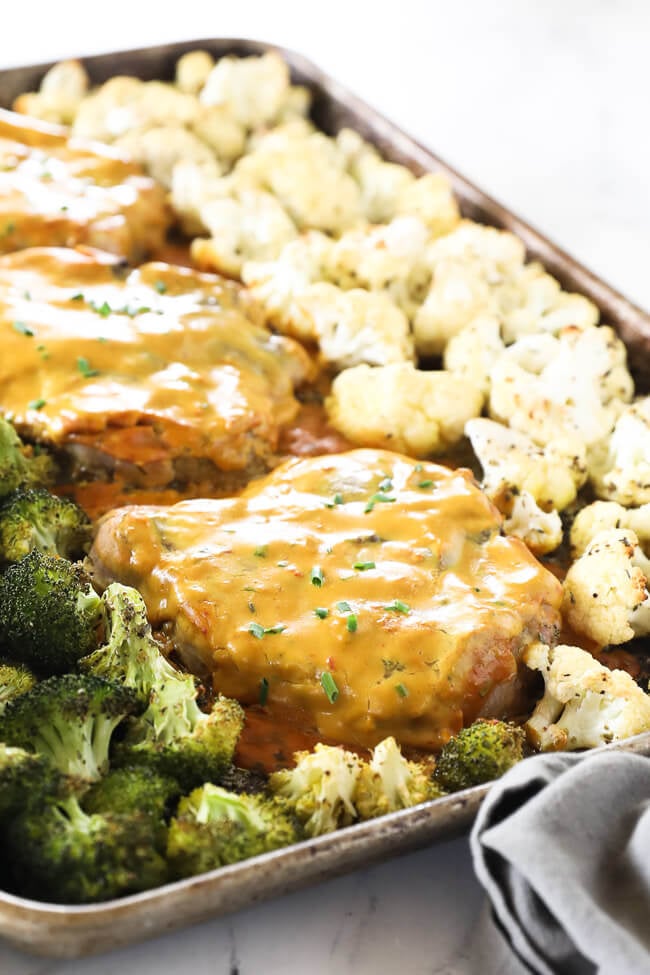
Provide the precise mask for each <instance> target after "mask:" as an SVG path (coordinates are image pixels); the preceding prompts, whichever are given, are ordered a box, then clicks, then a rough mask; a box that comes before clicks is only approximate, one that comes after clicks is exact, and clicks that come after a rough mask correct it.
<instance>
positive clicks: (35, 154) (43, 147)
mask: <svg viewBox="0 0 650 975" xmlns="http://www.w3.org/2000/svg"><path fill="white" fill-rule="evenodd" d="M170 223H171V216H170V214H169V212H168V208H167V206H166V203H165V193H164V190H163V188H162V187H161V186H158V184H157V183H155V182H154V180H152V179H151V178H150V177H149V176H147V175H145V173H144V171H143V169H142V168H141V167H140V166H139V165H137V164H136V163H133V162H130V161H129V160H128V158H127V157H126V156H124V155H123V154H122V153H120V152H119V151H117V150H116V149H113V148H110V147H109V146H103V145H99V144H98V143H91V142H85V141H83V140H82V139H76V138H71V137H69V136H68V131H67V129H65V128H62V127H60V126H57V125H50V124H49V123H46V122H40V121H37V120H36V119H27V118H25V116H24V115H17V114H15V113H14V112H8V111H5V110H3V109H0V253H8V252H9V251H15V250H19V249H20V248H23V247H34V246H41V245H48V246H50V245H61V246H66V247H74V246H75V245H77V244H87V245H89V246H91V247H99V248H102V249H104V250H107V251H110V252H112V253H114V254H119V255H122V256H124V257H127V258H129V260H132V261H138V260H142V259H143V258H144V257H145V256H146V254H147V253H148V252H149V251H151V250H153V249H154V248H156V247H159V246H160V245H161V244H162V242H163V241H164V237H165V231H166V230H167V227H168V226H169V224H170Z"/></svg>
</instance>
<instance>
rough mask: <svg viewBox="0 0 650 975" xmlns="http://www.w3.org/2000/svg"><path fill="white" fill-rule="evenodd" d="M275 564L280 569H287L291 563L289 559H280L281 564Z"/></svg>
mask: <svg viewBox="0 0 650 975" xmlns="http://www.w3.org/2000/svg"><path fill="white" fill-rule="evenodd" d="M275 564H276V565H277V566H278V568H280V569H286V567H287V566H288V565H289V561H288V559H280V561H279V562H276V563H275Z"/></svg>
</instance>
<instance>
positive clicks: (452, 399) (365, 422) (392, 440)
mask: <svg viewBox="0 0 650 975" xmlns="http://www.w3.org/2000/svg"><path fill="white" fill-rule="evenodd" d="M482 405H483V397H482V395H481V393H480V392H479V391H478V390H471V389H468V388H467V386H466V385H465V383H464V382H463V381H462V380H460V379H458V378H457V377H456V376H453V375H452V374H451V373H448V372H422V371H420V370H418V369H416V368H415V367H414V366H412V365H411V364H410V363H398V364H395V365H389V366H384V367H380V368H371V367H370V366H367V365H361V366H357V367H356V368H354V369H346V370H345V371H344V372H342V373H340V375H338V376H337V377H336V379H335V380H334V382H333V384H332V393H331V396H330V397H329V398H328V400H327V402H326V406H327V412H328V415H329V419H330V422H331V423H332V425H333V426H335V427H336V429H337V430H340V431H341V433H343V434H344V435H345V436H346V437H348V439H349V440H351V441H352V442H353V443H358V444H361V445H362V446H368V447H386V448H388V449H390V450H397V451H401V452H403V453H408V454H411V455H413V456H417V457H426V456H427V455H429V454H435V453H442V452H444V451H445V450H447V449H448V448H449V447H451V446H452V445H453V444H455V443H457V442H458V441H459V440H460V439H461V437H462V435H463V429H464V427H465V424H466V423H467V421H468V420H469V419H470V418H471V417H473V416H478V415H479V413H480V412H481V407H482Z"/></svg>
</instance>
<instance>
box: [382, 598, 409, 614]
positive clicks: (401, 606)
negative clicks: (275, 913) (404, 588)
mask: <svg viewBox="0 0 650 975" xmlns="http://www.w3.org/2000/svg"><path fill="white" fill-rule="evenodd" d="M384 609H387V610H388V612H389V613H404V615H405V616H408V614H409V613H410V612H411V607H410V606H409V604H408V603H403V602H402V600H401V599H394V600H393V601H392V603H388V604H387V605H386V606H384Z"/></svg>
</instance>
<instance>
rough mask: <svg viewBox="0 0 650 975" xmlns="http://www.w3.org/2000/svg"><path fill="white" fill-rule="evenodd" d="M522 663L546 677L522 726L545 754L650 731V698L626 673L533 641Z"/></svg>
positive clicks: (575, 652) (573, 651) (578, 652)
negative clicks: (538, 695)
mask: <svg viewBox="0 0 650 975" xmlns="http://www.w3.org/2000/svg"><path fill="white" fill-rule="evenodd" d="M524 662H525V663H526V666H528V667H530V668H531V670H538V671H540V672H541V674H542V676H543V678H544V684H545V691H544V696H543V697H542V699H541V700H540V701H539V703H538V704H537V707H536V708H535V710H534V711H533V714H532V715H531V717H530V718H529V719H528V721H527V722H526V724H525V726H524V727H525V729H526V732H527V733H528V737H529V738H530V740H531V741H532V743H533V744H534V745H536V746H537V747H539V748H541V749H542V750H543V751H558V750H562V749H569V750H571V749H577V748H596V747H598V746H599V745H605V744H607V743H608V742H610V741H616V740H618V739H621V738H628V737H629V736H631V735H638V734H639V733H640V732H642V731H648V730H650V695H648V694H646V693H645V692H644V691H643V690H642V688H641V687H639V685H638V684H637V683H635V681H634V680H633V679H632V678H631V677H630V675H629V674H627V673H626V672H625V671H624V670H609V669H608V668H607V667H604V666H603V665H602V664H600V663H598V661H597V660H596V659H595V658H594V657H592V655H591V654H590V653H588V652H587V651H586V650H580V649H579V648H578V647H572V646H567V645H565V644H560V645H559V646H557V647H548V646H546V645H545V644H542V643H533V644H531V645H530V646H529V647H528V648H527V649H526V650H525V651H524Z"/></svg>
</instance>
